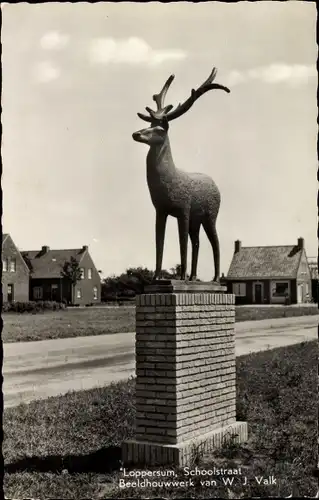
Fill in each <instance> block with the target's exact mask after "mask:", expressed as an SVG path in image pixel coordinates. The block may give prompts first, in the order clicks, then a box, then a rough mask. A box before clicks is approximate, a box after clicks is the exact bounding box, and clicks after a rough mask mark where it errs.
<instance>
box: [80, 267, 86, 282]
mask: <svg viewBox="0 0 319 500" xmlns="http://www.w3.org/2000/svg"><path fill="white" fill-rule="evenodd" d="M80 272H81V280H84V279H85V270H84V267H80Z"/></svg>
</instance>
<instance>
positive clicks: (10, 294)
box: [7, 284, 14, 302]
mask: <svg viewBox="0 0 319 500" xmlns="http://www.w3.org/2000/svg"><path fill="white" fill-rule="evenodd" d="M7 301H8V302H13V301H14V294H13V285H11V284H10V285H8V288H7Z"/></svg>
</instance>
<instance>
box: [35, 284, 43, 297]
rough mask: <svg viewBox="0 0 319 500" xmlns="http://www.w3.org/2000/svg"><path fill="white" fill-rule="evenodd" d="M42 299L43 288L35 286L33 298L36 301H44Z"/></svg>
mask: <svg viewBox="0 0 319 500" xmlns="http://www.w3.org/2000/svg"><path fill="white" fill-rule="evenodd" d="M42 297H43V289H42V286H35V287H34V288H33V298H34V299H42Z"/></svg>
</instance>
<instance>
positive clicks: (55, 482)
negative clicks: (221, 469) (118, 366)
mask: <svg viewBox="0 0 319 500" xmlns="http://www.w3.org/2000/svg"><path fill="white" fill-rule="evenodd" d="M317 361H318V345H317V342H315V341H312V342H304V343H301V344H296V345H293V346H288V347H284V348H279V349H273V350H269V351H265V352H262V353H258V354H250V355H248V356H243V357H240V358H237V360H236V363H237V419H238V420H246V421H248V424H249V441H248V442H247V443H245V444H243V445H241V446H239V445H236V444H235V443H231V442H230V443H227V444H226V445H225V446H224V448H223V449H222V450H220V451H218V452H217V451H216V452H215V453H214V454H212V455H211V456H209V457H201V456H199V466H200V467H201V468H209V467H211V466H213V465H220V464H223V466H227V467H231V468H234V467H238V466H241V467H242V469H243V470H244V471H245V472H244V473H245V475H246V476H247V477H248V478H249V480H250V483H249V485H248V486H245V487H243V486H241V485H239V484H236V485H234V486H232V487H229V486H228V487H226V486H224V485H222V484H218V485H217V486H216V487H214V488H213V489H212V488H209V487H205V486H202V485H201V484H200V478H199V477H197V478H196V479H195V480H194V486H193V487H192V488H186V489H185V488H183V487H176V488H173V487H166V488H165V497H167V498H174V497H175V498H176V497H179V498H182V497H183V498H189V497H194V498H199V497H201V498H205V497H206V498H241V497H246V498H247V497H248V498H251V497H252V496H255V497H262V496H263V497H267V498H269V497H270V496H288V495H291V494H292V496H293V497H306V496H308V497H309V496H310V497H313V496H314V495H315V493H316V491H317V489H318V485H317V480H316V478H315V476H314V470H315V467H316V465H317V461H318V460H317V455H318V447H317V437H318V436H317V411H318V410H317V406H318V394H317V378H318V375H317ZM134 394H135V383H134V380H133V379H130V380H129V381H127V382H121V383H118V384H113V385H111V386H109V387H105V388H99V389H93V390H89V391H82V392H77V393H69V394H66V395H64V396H60V397H54V398H49V399H47V400H45V401H35V402H33V403H31V404H30V405H23V404H22V405H20V406H18V407H15V408H9V409H7V410H5V411H4V442H3V455H4V460H5V477H4V491H5V494H6V496H7V497H10V498H21V497H23V498H26V497H33V498H44V497H45V498H119V497H121V498H123V497H126V498H132V497H133V498H147V497H153V498H154V497H163V493H164V491H163V489H161V488H159V487H158V488H146V489H145V488H144V489H143V488H128V489H121V490H120V489H119V487H118V482H119V479H120V478H122V477H123V476H122V473H121V472H120V471H119V467H120V464H121V462H120V460H121V452H120V444H121V442H122V441H123V440H125V439H128V438H131V437H134V419H135V402H134ZM175 472H176V475H177V477H178V478H180V479H185V477H184V476H183V472H182V471H181V470H179V469H175ZM260 475H262V476H268V475H273V476H275V478H276V479H277V485H274V486H262V485H260V486H259V485H258V484H257V483H256V481H255V480H254V479H253V478H254V477H255V476H260Z"/></svg>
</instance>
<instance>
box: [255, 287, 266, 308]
mask: <svg viewBox="0 0 319 500" xmlns="http://www.w3.org/2000/svg"><path fill="white" fill-rule="evenodd" d="M254 286H255V303H256V304H262V303H263V301H264V300H263V299H264V298H263V286H262V284H261V283H255V284H254Z"/></svg>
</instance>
